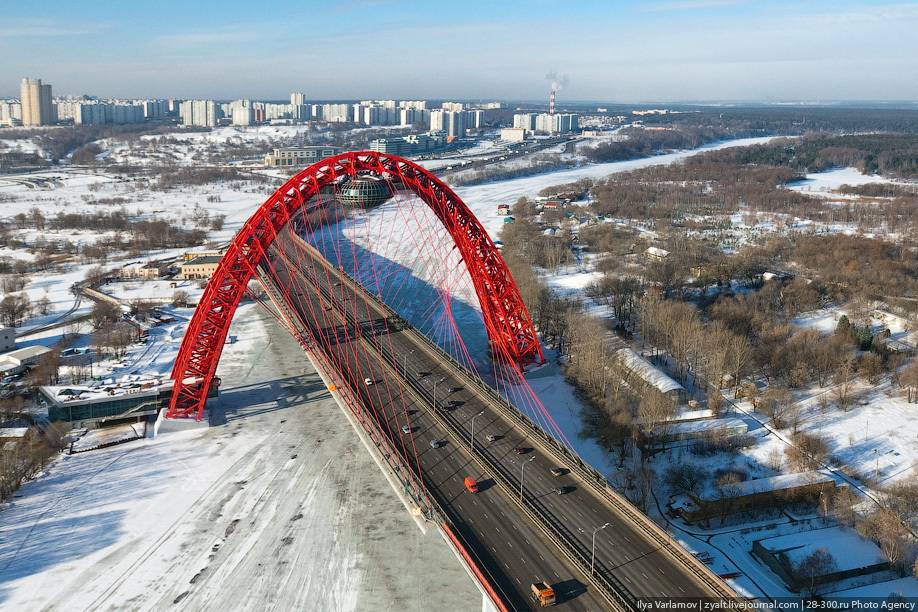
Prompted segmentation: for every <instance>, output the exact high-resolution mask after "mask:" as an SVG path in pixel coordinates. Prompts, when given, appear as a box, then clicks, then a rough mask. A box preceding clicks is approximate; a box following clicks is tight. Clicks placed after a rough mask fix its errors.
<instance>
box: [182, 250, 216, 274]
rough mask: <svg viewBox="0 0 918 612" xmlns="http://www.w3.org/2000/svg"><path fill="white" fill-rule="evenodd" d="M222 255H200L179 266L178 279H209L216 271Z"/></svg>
mask: <svg viewBox="0 0 918 612" xmlns="http://www.w3.org/2000/svg"><path fill="white" fill-rule="evenodd" d="M221 259H223V255H211V254H201V255H197V256H195V257H192V258H191V259H187V260H185V261H184V262H182V263H181V264H179V270H180V272H179V278H181V279H195V278H210V277H211V276H213V275H214V272H216V271H217V266H218V265H219V264H220V260H221Z"/></svg>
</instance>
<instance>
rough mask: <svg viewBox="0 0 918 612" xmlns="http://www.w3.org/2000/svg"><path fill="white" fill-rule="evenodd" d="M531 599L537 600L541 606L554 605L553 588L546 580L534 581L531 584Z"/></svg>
mask: <svg viewBox="0 0 918 612" xmlns="http://www.w3.org/2000/svg"><path fill="white" fill-rule="evenodd" d="M532 599H533V601H537V602H539V603H540V604H541V605H542V607H543V608H544V607H545V606H553V605H555V590H554V589H553V588H551V586H549V584H548V583H547V582H534V583H533V584H532Z"/></svg>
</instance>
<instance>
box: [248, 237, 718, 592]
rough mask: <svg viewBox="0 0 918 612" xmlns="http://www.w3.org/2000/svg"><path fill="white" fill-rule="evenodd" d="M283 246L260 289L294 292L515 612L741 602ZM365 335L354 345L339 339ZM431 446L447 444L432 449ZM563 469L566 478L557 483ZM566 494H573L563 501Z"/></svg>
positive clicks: (392, 323) (300, 310) (399, 326)
mask: <svg viewBox="0 0 918 612" xmlns="http://www.w3.org/2000/svg"><path fill="white" fill-rule="evenodd" d="M285 234H286V235H285V236H282V237H280V238H279V239H278V240H277V241H276V242H275V243H274V246H273V247H272V258H271V260H272V265H273V269H272V270H270V272H266V271H265V270H262V272H260V273H259V276H260V277H261V278H262V279H263V280H265V277H266V276H267V277H268V278H267V279H266V280H268V281H269V282H268V283H266V284H268V285H270V283H276V284H277V285H280V286H283V287H287V288H289V291H288V292H287V293H286V294H285V295H289V297H288V301H289V304H288V305H289V306H290V307H292V308H294V309H295V310H296V318H297V319H299V321H297V324H299V325H306V326H308V327H309V328H310V329H311V332H310V333H311V336H312V337H314V338H316V339H317V340H319V342H318V343H317V344H318V345H319V346H318V347H317V348H320V349H323V348H324V349H325V350H327V351H330V352H332V353H333V354H331V355H329V357H330V358H331V359H332V360H333V361H334V362H336V363H337V364H338V368H339V373H340V376H341V378H342V380H343V382H345V383H346V384H347V385H349V387H350V389H351V390H353V391H354V392H356V393H358V394H359V395H360V397H361V399H362V400H363V402H364V403H365V404H366V405H367V406H369V407H371V409H372V411H373V412H374V414H375V418H376V420H377V422H378V425H379V428H380V429H381V430H382V431H383V432H384V433H385V435H387V436H388V437H389V439H390V440H391V441H392V443H393V445H394V446H395V447H396V448H398V449H400V451H401V452H403V453H404V456H405V457H406V458H407V461H406V463H408V464H409V465H411V467H412V468H414V467H415V466H414V465H413V463H414V461H415V459H414V457H415V456H416V457H417V462H418V464H419V466H420V470H421V474H422V476H421V478H422V480H423V484H424V487H425V489H426V491H428V492H429V493H430V494H431V495H432V497H433V498H434V499H435V501H436V502H437V505H438V506H439V508H440V509H441V510H442V511H443V512H444V514H446V515H447V517H446V518H448V519H449V520H448V522H449V523H450V524H451V525H452V526H453V528H454V531H456V532H457V534H458V535H459V536H460V540H461V541H462V542H463V544H464V545H465V546H466V548H467V549H468V550H470V551H471V552H472V553H474V555H475V557H476V558H477V561H478V562H479V563H480V566H481V568H482V570H483V571H484V573H485V574H486V575H487V576H488V577H489V579H490V580H491V581H493V582H492V585H493V586H495V587H496V588H497V589H498V591H499V593H500V594H501V596H502V597H503V598H504V599H505V601H506V603H507V604H508V605H509V606H511V607H512V608H513V609H526V608H528V607H530V606H532V605H533V604H532V602H531V601H529V599H528V593H529V585H530V584H531V583H533V582H537V581H542V580H544V581H547V582H549V583H550V584H552V585H554V587H555V589H556V591H557V592H558V595H559V597H558V604H559V605H560V606H561V609H572V610H574V609H576V610H603V609H609V608H610V607H611V608H622V609H624V608H625V607H635V606H636V602H637V600H638V599H641V598H680V597H696V598H697V597H735V595H733V594H732V593H731V592H730V591H729V589H727V588H726V587H725V586H724V585H723V584H722V583H720V582H719V581H717V579H716V578H714V577H713V575H711V574H710V573H709V572H708V573H707V574H706V573H705V571H706V570H705V569H704V568H703V567H698V566H700V564H699V563H698V562H697V561H695V560H694V559H691V558H690V557H689V556H688V555H687V554H686V553H684V552H682V553H681V556H679V555H677V554H674V552H673V546H672V543H671V542H670V543H669V544H664V543H661V539H660V536H659V534H658V535H657V536H656V537H654V534H653V533H648V531H651V532H652V530H648V529H647V528H645V526H644V525H645V524H642V523H641V522H640V521H637V520H635V518H634V517H633V516H630V515H629V514H628V513H629V512H631V511H632V509H631V508H630V507H628V508H625V509H624V510H623V509H622V508H621V507H616V506H615V504H613V503H610V501H609V498H608V493H605V494H603V492H602V491H600V490H598V487H597V486H596V485H595V484H594V483H590V482H586V478H585V477H584V476H585V475H586V477H588V474H589V473H588V472H585V471H584V470H582V469H577V465H576V459H574V463H573V464H571V463H570V462H565V459H564V457H563V456H560V455H559V453H558V452H557V451H556V450H553V449H551V448H549V445H547V444H546V443H545V441H544V440H542V439H541V438H539V437H538V436H536V435H533V434H532V432H530V431H527V429H526V428H525V427H521V426H520V425H519V423H518V422H514V419H513V418H512V414H510V415H508V413H507V410H506V407H504V408H503V409H502V408H501V407H500V406H499V405H498V404H499V403H500V402H496V401H495V396H494V394H493V392H491V393H488V392H486V390H483V389H482V387H483V385H482V384H481V383H480V382H479V381H472V380H470V378H469V375H468V373H466V372H464V371H463V370H462V369H461V367H458V365H457V364H453V363H451V360H450V359H449V357H448V356H446V355H445V353H442V352H439V351H438V350H437V349H436V348H435V347H433V346H432V345H431V343H430V342H429V340H427V339H425V338H423V337H421V336H420V334H419V333H418V332H416V331H415V330H413V329H412V328H410V326H407V325H404V324H403V322H401V321H400V319H399V318H398V317H397V316H393V315H394V313H392V312H391V311H387V310H386V309H385V308H384V307H383V306H382V305H381V304H379V302H378V301H377V300H376V298H375V297H373V296H370V295H368V294H367V293H366V292H365V291H363V289H362V288H361V287H359V285H357V284H356V283H355V282H353V281H352V280H351V279H350V278H349V277H347V276H344V275H341V273H340V272H339V271H338V270H337V269H336V268H335V267H333V266H331V265H330V264H328V263H327V262H326V261H325V260H324V259H323V258H322V257H321V256H320V255H319V254H318V252H316V251H314V250H312V249H311V247H308V246H307V245H306V244H305V242H301V241H299V239H298V238H297V237H295V236H293V234H292V232H285ZM332 318H333V319H334V320H335V322H336V323H337V324H334V325H330V323H329V321H330V320H331V319H332ZM358 326H359V328H360V333H359V334H357V333H354V332H353V331H352V332H351V333H344V329H345V327H347V329H350V330H355V329H356V328H357V327H358ZM332 339H333V341H329V340H332ZM365 379H370V381H372V384H366V383H365V382H364V380H365ZM476 383H477V384H476ZM385 385H390V386H392V385H397V386H400V387H402V389H401V390H394V391H392V392H389V391H388V390H387V389H386V387H385ZM434 394H436V396H434ZM393 398H394V402H395V403H397V404H398V405H397V406H395V407H394V409H393V407H392V406H391V405H390V404H391V403H393ZM434 405H435V406H436V408H437V409H434V408H433V406H434ZM473 421H474V454H473V453H472V452H470V445H471V444H472V434H473V431H472V427H473ZM403 426H407V427H408V428H409V429H410V433H403V430H402V427H403ZM489 435H490V436H493V437H494V439H493V440H492V441H489V439H488V436H489ZM431 440H438V441H442V442H444V444H443V445H442V446H441V447H439V448H432V447H431V444H430V441H431ZM516 448H523V449H530V450H528V451H527V452H524V453H523V454H518V453H517V452H515V449H516ZM569 465H570V466H572V468H571V469H567V470H565V472H566V473H565V474H563V475H561V476H553V475H552V473H551V471H550V470H551V469H552V468H556V467H559V466H569ZM467 476H471V477H473V478H475V479H476V480H477V481H478V482H479V483H480V485H481V491H480V492H479V493H478V494H471V493H468V492H467V491H466V489H465V486H464V483H463V481H464V479H465V477H467ZM559 486H563V487H566V491H567V492H566V493H564V494H558V493H557V492H556V488H557V487H559ZM520 491H521V494H520ZM520 500H523V501H524V502H525V504H521V503H520ZM527 509H528V510H527ZM634 512H636V511H634ZM643 520H646V519H643ZM539 522H543V524H542V525H541V526H540V525H539V524H538V523H539ZM546 523H547V524H548V525H550V527H548V528H547V530H546V527H545V524H546ZM606 523H609V525H608V527H603V526H604V525H605V524H606ZM549 533H550V534H552V535H548V534H549ZM594 539H595V548H594V545H593V541H594ZM693 562H694V564H693ZM591 565H592V566H594V572H595V576H594V577H593V579H592V580H591V578H590V569H591ZM712 578H713V580H712ZM588 584H589V585H591V587H590V588H589V589H588V588H587V586H586V585H588ZM611 591H614V593H613V592H611Z"/></svg>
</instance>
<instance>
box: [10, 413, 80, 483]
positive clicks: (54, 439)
mask: <svg viewBox="0 0 918 612" xmlns="http://www.w3.org/2000/svg"><path fill="white" fill-rule="evenodd" d="M69 430H70V428H69V426H68V425H65V424H64V423H61V422H57V423H53V424H51V425H49V426H48V427H47V428H45V430H44V431H43V432H42V431H41V430H40V429H39V428H37V427H32V428H30V429H29V430H28V431H27V432H26V435H25V437H24V438H22V441H20V442H17V443H15V444H6V445H0V500H3V499H7V498H8V497H10V496H11V495H12V494H13V493H15V492H16V491H17V490H18V489H19V486H20V485H21V484H22V483H24V482H25V481H27V480H29V479H31V478H34V477H35V476H36V475H37V474H38V473H39V472H41V471H42V470H43V469H44V468H45V467H46V466H47V465H48V464H49V463H50V462H51V461H52V460H53V459H54V457H55V456H56V455H57V454H58V453H60V452H61V451H63V450H64V449H65V448H66V446H67V444H68V443H69V439H68V432H69Z"/></svg>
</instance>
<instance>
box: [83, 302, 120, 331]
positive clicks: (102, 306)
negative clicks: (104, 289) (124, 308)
mask: <svg viewBox="0 0 918 612" xmlns="http://www.w3.org/2000/svg"><path fill="white" fill-rule="evenodd" d="M89 320H90V322H91V323H92V326H93V327H94V328H95V329H102V328H103V327H105V326H106V325H108V324H110V323H114V322H115V321H119V320H121V308H119V307H118V306H117V305H115V304H114V303H112V302H108V301H105V300H101V301H99V302H96V303H95V305H94V306H93V307H92V311H90V313H89Z"/></svg>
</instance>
